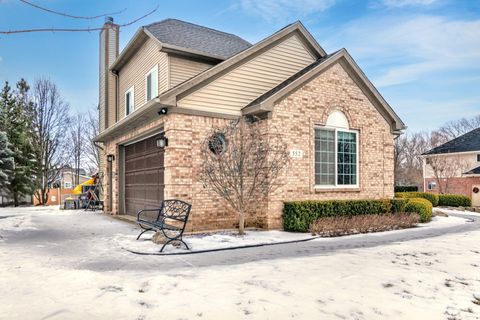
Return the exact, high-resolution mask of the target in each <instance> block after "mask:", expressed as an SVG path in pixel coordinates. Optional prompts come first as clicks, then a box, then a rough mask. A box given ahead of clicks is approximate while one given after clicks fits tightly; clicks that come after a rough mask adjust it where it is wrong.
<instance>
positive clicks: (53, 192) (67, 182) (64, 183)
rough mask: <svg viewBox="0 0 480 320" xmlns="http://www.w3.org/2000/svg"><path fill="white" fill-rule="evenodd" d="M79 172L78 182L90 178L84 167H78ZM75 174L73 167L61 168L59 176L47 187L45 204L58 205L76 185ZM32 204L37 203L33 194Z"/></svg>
mask: <svg viewBox="0 0 480 320" xmlns="http://www.w3.org/2000/svg"><path fill="white" fill-rule="evenodd" d="M79 172H80V175H79V177H78V180H79V183H78V184H81V183H84V182H85V181H87V180H89V179H90V178H91V177H90V176H87V175H86V171H85V170H84V169H80V170H79ZM76 174H77V173H76V170H75V169H74V168H64V169H62V171H61V173H60V177H59V178H58V179H57V180H56V181H55V182H53V183H52V187H51V188H50V189H49V192H48V200H47V203H46V205H49V206H50V205H59V204H60V203H61V201H62V199H63V198H64V197H65V196H68V195H70V194H71V193H72V191H73V189H74V188H75V186H76V184H75V176H76ZM33 204H34V205H38V204H39V202H38V199H37V198H36V197H35V196H33Z"/></svg>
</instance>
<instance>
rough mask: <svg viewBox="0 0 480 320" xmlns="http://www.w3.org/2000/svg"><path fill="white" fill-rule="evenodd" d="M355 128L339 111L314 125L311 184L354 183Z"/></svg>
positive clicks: (356, 172)
mask: <svg viewBox="0 0 480 320" xmlns="http://www.w3.org/2000/svg"><path fill="white" fill-rule="evenodd" d="M358 155H359V152H358V132H357V131H355V130H351V129H350V127H349V123H348V119H347V117H346V116H345V114H344V113H343V112H341V111H333V112H332V113H330V115H329V116H328V118H327V122H326V125H325V126H315V186H316V187H320V188H321V187H329V188H330V187H358Z"/></svg>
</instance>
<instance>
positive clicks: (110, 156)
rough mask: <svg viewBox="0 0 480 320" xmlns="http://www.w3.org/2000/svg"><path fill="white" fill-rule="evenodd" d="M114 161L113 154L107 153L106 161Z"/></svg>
mask: <svg viewBox="0 0 480 320" xmlns="http://www.w3.org/2000/svg"><path fill="white" fill-rule="evenodd" d="M113 161H115V156H114V155H113V154H109V155H107V162H109V163H112V162H113Z"/></svg>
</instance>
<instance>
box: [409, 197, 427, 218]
mask: <svg viewBox="0 0 480 320" xmlns="http://www.w3.org/2000/svg"><path fill="white" fill-rule="evenodd" d="M405 211H406V212H409V213H418V215H419V216H420V222H428V221H430V220H431V219H432V203H431V202H430V201H428V200H427V199H425V198H411V199H408V202H407V205H406V206H405Z"/></svg>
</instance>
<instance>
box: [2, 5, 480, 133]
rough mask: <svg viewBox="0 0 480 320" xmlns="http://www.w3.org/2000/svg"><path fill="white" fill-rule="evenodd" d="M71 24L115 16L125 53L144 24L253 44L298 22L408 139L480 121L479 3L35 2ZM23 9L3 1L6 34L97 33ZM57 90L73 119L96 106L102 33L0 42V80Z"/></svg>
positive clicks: (96, 23)
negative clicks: (398, 121) (396, 118)
mask: <svg viewBox="0 0 480 320" xmlns="http://www.w3.org/2000/svg"><path fill="white" fill-rule="evenodd" d="M31 1H32V2H33V3H36V4H39V5H42V6H46V7H49V8H51V9H54V10H57V11H63V12H67V13H71V14H75V15H97V14H102V13H106V12H115V11H119V10H123V9H126V10H125V11H124V12H123V13H121V14H119V15H116V16H114V18H115V21H116V22H118V23H124V22H128V21H130V20H133V19H135V18H137V17H139V16H141V15H143V14H144V13H146V12H148V11H150V10H151V9H153V8H155V6H156V5H157V4H158V5H159V9H158V11H157V12H156V13H155V14H153V15H152V16H149V17H148V18H146V19H145V20H142V21H140V22H138V23H136V24H134V25H132V26H129V27H126V28H124V29H122V32H121V40H120V46H121V49H122V48H123V47H124V46H125V44H126V43H127V42H128V40H129V39H130V38H131V37H132V35H133V34H134V33H135V31H136V30H137V29H138V28H139V27H140V26H142V25H145V24H149V23H152V22H155V21H158V20H162V19H165V18H177V19H181V20H185V21H189V22H193V23H197V24H200V25H204V26H208V27H211V28H215V29H219V30H223V31H226V32H230V33H235V34H237V35H239V36H241V37H243V38H245V39H246V40H248V41H250V42H252V43H255V42H257V41H259V40H261V39H263V38H265V37H267V36H269V35H270V34H272V33H273V32H275V31H277V30H278V29H280V28H282V27H284V26H285V25H287V24H289V23H291V22H293V21H296V20H301V21H302V22H303V23H304V24H305V26H306V27H307V29H308V30H309V31H310V32H311V33H312V34H313V36H314V37H315V38H316V39H317V41H318V42H319V43H320V45H321V46H323V48H324V49H325V50H326V51H327V52H332V51H335V50H337V49H340V48H347V50H348V51H349V52H350V53H351V55H352V56H353V57H354V59H356V61H357V63H358V64H359V65H360V67H362V69H363V71H364V72H365V73H366V74H367V76H368V77H369V78H370V80H371V81H372V82H373V83H374V84H375V85H376V86H377V88H378V89H379V90H380V92H381V93H382V94H383V96H384V97H385V99H386V100H387V101H388V102H389V103H390V105H391V106H392V107H393V108H394V109H395V111H396V112H397V113H398V114H399V115H400V117H401V118H402V119H403V120H404V122H405V123H406V124H407V126H408V127H409V130H412V131H418V130H429V129H433V128H435V127H438V126H440V125H441V124H443V123H444V122H446V121H449V120H453V119H457V118H461V117H470V116H473V115H476V114H479V113H480V1H478V0H470V1H456V0H451V1H449V0H397V1H395V0H370V1H365V2H361V1H353V0H352V1H347V0H343V1H342V0H297V1H295V0H242V1H233V0H229V1H227V0H226V1H220V0H202V1H198V0H197V1H195V0H191V1H181V0H171V1H165V0H137V1H125V0H116V1H113V0H112V1H107V0H103V1H99V0H78V1H77V0H75V1H74V0H48V1H47V0H31ZM102 24H103V18H100V19H97V20H88V21H85V20H83V21H82V20H72V19H69V18H65V17H60V16H55V15H52V14H49V13H47V12H42V11H39V10H38V9H35V8H32V7H30V6H28V5H26V4H24V3H22V2H20V1H18V0H0V31H5V30H11V29H23V28H41V27H68V28H72V27H73V28H77V27H78V28H84V27H98V26H101V25H102ZM21 77H24V78H26V79H27V80H28V81H33V80H34V79H36V78H38V77H48V78H50V79H52V80H53V81H55V82H56V83H57V84H58V86H59V87H60V90H61V91H62V93H63V95H64V97H65V98H66V100H67V101H69V102H70V104H71V106H72V108H73V109H74V110H75V111H79V112H81V111H83V110H89V109H92V108H94V106H95V105H96V104H97V101H98V32H92V33H28V34H19V35H0V81H1V82H2V83H3V82H4V81H7V80H8V81H10V82H16V81H17V80H18V79H19V78H21Z"/></svg>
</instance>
